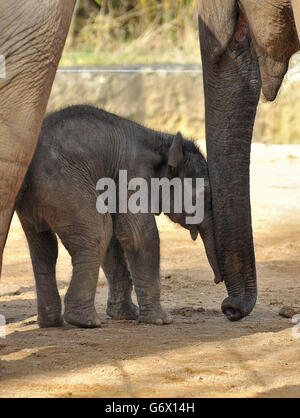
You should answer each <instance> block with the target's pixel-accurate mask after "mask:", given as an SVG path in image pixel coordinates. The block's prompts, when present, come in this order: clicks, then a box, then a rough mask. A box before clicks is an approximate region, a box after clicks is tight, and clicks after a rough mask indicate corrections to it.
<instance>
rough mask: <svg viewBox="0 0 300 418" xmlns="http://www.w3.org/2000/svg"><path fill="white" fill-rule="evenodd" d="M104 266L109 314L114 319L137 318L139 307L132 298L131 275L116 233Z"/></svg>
mask: <svg viewBox="0 0 300 418" xmlns="http://www.w3.org/2000/svg"><path fill="white" fill-rule="evenodd" d="M102 268H103V271H104V273H105V276H106V278H107V281H108V300H107V309H106V313H107V315H109V316H110V317H111V318H112V319H137V318H138V315H139V309H138V307H137V306H135V305H134V303H133V302H132V299H131V293H132V280H131V276H130V273H129V271H128V268H127V264H126V260H125V257H124V251H123V249H122V247H121V245H120V243H119V241H118V240H117V238H116V236H115V235H113V237H112V239H111V242H110V245H109V247H108V250H107V252H106V255H105V258H104V261H103V264H102Z"/></svg>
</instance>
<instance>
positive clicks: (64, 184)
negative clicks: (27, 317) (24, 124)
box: [16, 106, 220, 328]
mask: <svg viewBox="0 0 300 418" xmlns="http://www.w3.org/2000/svg"><path fill="white" fill-rule="evenodd" d="M125 170H126V177H127V181H128V182H130V180H132V179H136V180H137V179H140V180H141V179H142V180H143V181H144V183H145V184H146V185H149V186H150V183H151V182H152V180H153V179H162V178H163V179H165V178H166V179H169V180H172V179H175V178H176V179H177V180H179V179H182V180H183V179H184V178H192V179H196V178H202V179H203V178H204V179H205V188H204V193H205V217H204V219H203V221H202V222H201V223H199V224H195V223H194V224H193V223H189V224H188V223H187V222H186V217H187V216H191V212H190V211H189V214H187V213H185V212H184V211H181V213H176V210H175V201H176V198H177V197H178V196H176V192H175V188H170V189H171V192H170V199H169V200H170V211H169V212H170V213H167V215H168V216H169V218H170V219H171V220H173V221H174V222H176V223H179V224H180V225H181V226H183V227H184V228H186V229H188V230H189V231H190V233H191V236H192V238H193V239H196V238H197V235H198V233H200V234H201V236H202V239H203V241H204V244H205V249H206V253H207V256H208V258H209V261H210V264H211V266H212V268H213V270H214V273H215V276H216V279H215V280H216V281H220V277H219V273H218V267H217V263H216V256H215V247H214V236H213V227H212V215H211V212H212V211H211V200H210V189H209V183H208V180H207V179H208V173H207V165H206V161H205V159H204V157H203V156H202V154H201V153H200V151H199V150H198V149H197V147H196V146H195V145H194V143H193V142H191V141H187V140H184V139H183V138H182V136H181V135H180V134H177V135H175V136H174V135H169V134H165V133H161V132H156V131H153V130H150V129H147V128H145V127H143V126H140V125H138V124H136V123H134V122H131V121H129V120H126V119H123V118H120V117H118V116H115V115H113V114H110V113H107V112H105V111H103V110H100V109H97V108H93V107H90V106H72V107H69V108H66V109H64V110H61V111H59V112H57V113H54V114H51V115H50V116H48V117H47V118H46V119H45V121H44V124H43V127H42V131H41V134H40V138H39V142H38V146H37V149H36V153H35V155H34V158H33V160H32V163H31V165H30V168H29V170H28V172H27V175H26V177H25V180H24V183H23V185H22V188H21V190H20V192H19V195H18V198H17V203H16V210H17V213H18V216H19V218H20V221H21V224H22V227H23V229H24V231H25V234H26V237H27V240H28V244H29V249H30V254H31V259H32V265H33V270H34V275H35V281H36V288H37V300H38V323H39V326H40V327H51V326H60V325H62V322H63V320H62V315H61V300H60V297H59V293H58V290H57V285H56V277H55V266H56V260H57V255H58V245H57V239H56V234H57V235H58V236H59V238H60V239H61V241H62V243H63V245H64V246H65V247H66V249H67V250H68V252H69V254H70V255H71V258H72V265H73V274H72V279H71V283H70V286H69V289H68V291H67V293H66V296H65V313H64V320H65V321H67V322H68V323H70V324H73V325H76V326H80V327H90V328H92V327H98V326H100V320H99V317H98V314H97V312H96V309H95V305H94V299H95V293H96V286H97V281H98V275H99V268H100V266H101V267H102V268H103V270H104V273H105V275H106V277H107V280H108V285H109V296H108V301H107V314H108V315H109V316H110V317H111V318H113V319H139V321H142V322H146V323H154V324H166V323H170V322H171V318H170V317H169V316H168V315H167V314H166V313H165V312H164V311H163V310H162V308H161V305H160V284H159V263H160V252H159V235H158V231H157V227H156V222H155V216H154V213H153V211H152V212H151V211H150V210H145V207H143V208H142V209H143V210H140V211H139V212H138V211H130V210H124V192H125V191H126V193H127V198H128V202H127V201H126V202H125V203H128V206H130V205H129V203H130V202H129V201H130V199H131V198H132V199H133V201H134V202H135V206H137V203H138V202H137V200H138V199H136V200H135V199H134V195H133V190H132V189H130V188H129V187H128V188H127V184H125V185H124V184H123V182H124V173H125ZM121 175H122V179H121ZM103 179H110V180H111V182H114V184H115V185H116V187H115V189H117V188H118V187H119V189H120V190H119V193H116V196H115V199H113V202H112V203H113V204H111V207H113V208H114V209H115V210H110V211H108V210H107V211H106V213H105V210H102V211H101V210H100V211H99V207H102V209H103V207H104V206H105V203H106V201H107V202H108V201H109V200H111V196H109V195H108V192H107V190H108V189H105V190H106V191H105V193H106V194H107V199H106V200H105V199H102V201H101V202H102V203H101V202H100V201H99V200H98V199H99V198H100V197H101V196H102V195H100V196H99V190H100V188H99V187H100V186H99V183H101V182H102V181H103ZM128 184H129V183H128ZM145 184H144V185H145ZM96 185H97V188H96ZM193 187H194V188H193V189H192V192H193V196H194V198H195V186H193ZM149 188H150V187H149ZM186 188H187V186H186ZM97 189H98V191H97ZM125 189H126V190H125ZM140 189H142V188H141V187H140ZM103 190H104V189H103ZM112 190H114V188H112ZM160 190H161V189H160ZM176 190H177V189H176ZM105 193H103V195H104V194H105ZM122 193H123V196H122ZM136 193H137V192H136ZM140 196H141V194H140ZM149 196H150V192H149ZM149 196H148V195H147V196H146V197H149ZM159 196H160V198H159V199H158V202H156V203H157V205H156V213H160V212H161V211H162V210H163V209H164V208H163V206H164V204H163V203H164V199H163V196H162V194H161V193H160V195H159ZM102 197H103V196H102ZM144 197H145V196H144ZM122 198H123V202H122V201H121V200H122ZM180 199H181V197H180ZM146 200H147V199H146ZM150 200H151V197H150V199H149V202H150ZM131 203H132V202H131ZM151 203H152V204H153V202H150V203H149V207H150V204H151ZM154 203H155V202H154ZM107 206H109V205H107ZM121 206H122V208H121ZM144 206H145V205H144ZM177 206H178V199H177ZM179 206H180V205H179ZM96 207H97V208H98V210H97V209H96ZM100 209H101V208H100ZM107 209H108V208H107ZM177 209H178V208H177ZM136 212H138V213H136ZM177 212H180V211H177ZM132 283H133V285H134V288H135V292H136V295H137V300H138V304H139V309H138V308H137V307H136V306H135V305H134V304H133V302H132V300H131V293H132Z"/></svg>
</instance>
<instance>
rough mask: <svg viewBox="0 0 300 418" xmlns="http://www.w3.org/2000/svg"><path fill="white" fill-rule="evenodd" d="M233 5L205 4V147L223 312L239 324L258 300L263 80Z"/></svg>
mask: <svg viewBox="0 0 300 418" xmlns="http://www.w3.org/2000/svg"><path fill="white" fill-rule="evenodd" d="M236 4H237V3H236V2H235V1H234V0H223V1H222V2H220V1H218V0H201V1H200V7H199V34H200V44H201V53H202V64H203V76H204V93H205V112H206V142H207V159H208V168H209V178H210V184H211V192H212V206H213V220H214V235H215V241H216V251H217V258H218V265H219V268H220V274H221V276H222V279H223V280H224V281H225V285H226V288H227V291H228V298H227V299H225V300H224V302H223V304H222V310H223V313H224V314H225V315H226V316H227V318H228V319H230V320H232V321H235V320H238V319H240V318H242V317H244V316H246V315H248V314H249V313H250V312H251V311H252V309H253V307H254V305H255V303H256V298H257V286H256V270H255V256H254V248H253V237H252V225H251V208H250V194H249V164H250V148H251V139H252V131H253V124H254V119H255V114H256V108H257V104H258V100H259V96H260V90H261V81H260V73H259V67H258V63H257V57H256V56H255V52H254V51H253V50H252V48H251V41H250V36H249V33H248V27H247V23H246V22H245V20H244V18H243V15H242V14H241V12H240V11H239V9H238V8H237V6H236Z"/></svg>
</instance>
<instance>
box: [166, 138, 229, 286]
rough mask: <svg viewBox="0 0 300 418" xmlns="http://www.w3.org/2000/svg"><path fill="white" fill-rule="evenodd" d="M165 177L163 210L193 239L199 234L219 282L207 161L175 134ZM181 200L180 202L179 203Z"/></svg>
mask: <svg viewBox="0 0 300 418" xmlns="http://www.w3.org/2000/svg"><path fill="white" fill-rule="evenodd" d="M166 161H167V162H166V164H165V167H164V170H163V171H164V173H163V174H164V176H165V177H166V178H168V179H169V180H170V181H171V184H172V187H170V206H169V211H168V213H166V212H165V211H164V208H163V206H164V203H165V202H164V198H165V196H164V194H163V193H162V196H161V199H162V211H163V212H165V214H166V215H167V216H168V217H169V218H170V219H171V220H172V221H173V222H175V223H177V224H180V225H181V226H182V227H183V228H185V229H187V230H189V232H190V234H191V237H192V239H193V240H196V239H197V237H198V235H199V234H200V236H201V238H202V240H203V243H204V246H205V251H206V254H207V257H208V261H209V263H210V265H211V267H212V269H213V271H214V274H215V282H216V283H219V282H220V281H222V279H221V276H220V272H219V268H218V263H217V256H216V247H215V239H214V229H213V216H212V204H211V193H210V184H209V178H208V168H207V162H206V160H205V158H204V156H203V155H202V154H201V152H200V151H199V149H198V148H197V147H196V145H195V144H194V143H193V142H191V141H186V140H184V139H183V137H182V135H181V134H180V133H178V134H177V135H176V136H174V139H173V141H172V144H171V146H170V147H169V149H168V155H167V158H166ZM180 200H181V201H180Z"/></svg>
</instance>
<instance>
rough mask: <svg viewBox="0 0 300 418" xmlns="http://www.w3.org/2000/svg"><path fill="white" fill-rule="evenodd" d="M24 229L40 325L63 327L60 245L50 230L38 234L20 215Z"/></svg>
mask: <svg viewBox="0 0 300 418" xmlns="http://www.w3.org/2000/svg"><path fill="white" fill-rule="evenodd" d="M18 215H19V218H20V221H21V224H22V227H23V229H24V232H25V235H26V238H27V241H28V245H29V250H30V256H31V261H32V267H33V271H34V277H35V282H36V292H37V307H38V324H39V326H40V327H41V328H44V327H59V326H61V325H62V323H63V320H62V315H61V299H60V296H59V293H58V290H57V284H56V277H55V266H56V260H57V255H58V245H57V239H56V236H55V234H54V233H53V232H52V231H51V230H50V229H49V230H48V231H45V232H36V230H35V228H34V225H33V224H32V223H30V222H29V221H28V220H27V219H26V218H25V217H23V216H22V215H21V214H20V213H18Z"/></svg>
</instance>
